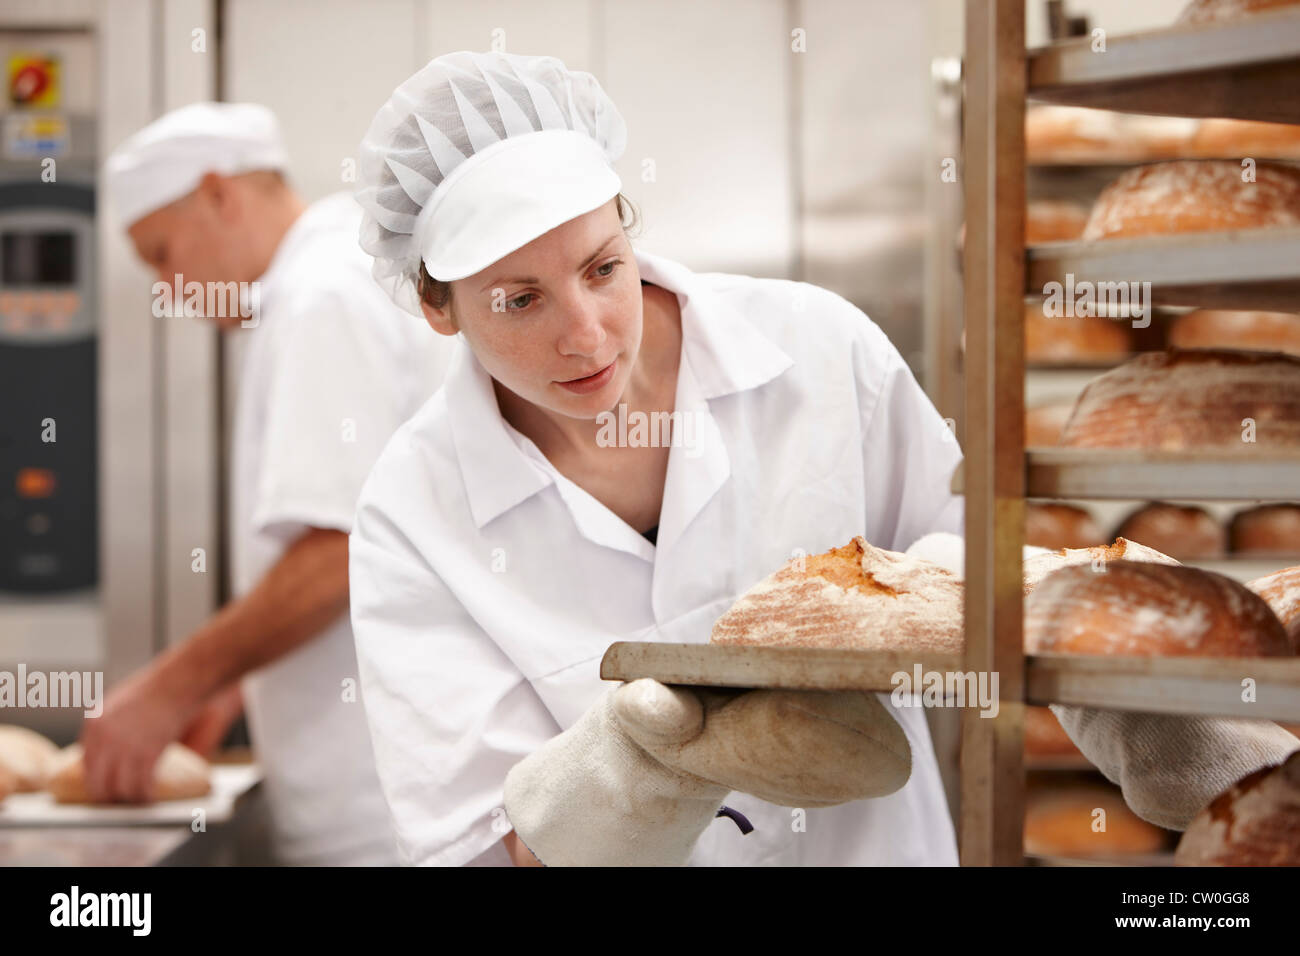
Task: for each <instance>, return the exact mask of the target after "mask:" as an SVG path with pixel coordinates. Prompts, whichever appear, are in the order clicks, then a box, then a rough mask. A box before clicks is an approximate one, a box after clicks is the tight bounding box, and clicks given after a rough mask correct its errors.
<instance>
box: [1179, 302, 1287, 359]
mask: <svg viewBox="0 0 1300 956" xmlns="http://www.w3.org/2000/svg"><path fill="white" fill-rule="evenodd" d="M1168 342H1169V345H1170V347H1172V348H1177V349H1237V350H1242V349H1244V350H1247V351H1252V352H1286V353H1287V354H1288V355H1300V315H1296V314H1295V313H1293V312H1238V311H1232V310H1220V309H1197V310H1196V311H1195V312H1188V313H1187V314H1186V315H1180V316H1179V317H1178V318H1177V319H1175V320H1174V321H1173V323H1172V324H1171V325H1170V326H1169V339H1168Z"/></svg>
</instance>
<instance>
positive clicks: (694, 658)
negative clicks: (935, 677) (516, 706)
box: [600, 641, 961, 692]
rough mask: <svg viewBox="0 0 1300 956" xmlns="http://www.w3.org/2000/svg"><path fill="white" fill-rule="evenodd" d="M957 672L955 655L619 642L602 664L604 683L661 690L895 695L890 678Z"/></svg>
mask: <svg viewBox="0 0 1300 956" xmlns="http://www.w3.org/2000/svg"><path fill="white" fill-rule="evenodd" d="M917 665H920V666H921V669H922V670H923V671H957V670H960V669H961V657H960V655H957V654H951V655H946V654H920V655H918V654H916V653H899V652H895V651H863V650H856V651H855V650H839V649H832V648H811V647H737V646H733V645H725V644H659V643H647V642H634V641H620V642H619V643H617V644H612V645H610V648H609V650H607V651H606V652H605V657H604V659H603V660H602V661H601V662H600V676H601V677H602V678H603V679H604V680H636V679H637V678H640V677H652V678H654V679H655V680H657V681H659V682H660V683H662V684H687V685H692V686H697V687H768V688H785V689H788V690H872V691H879V692H888V691H891V690H893V689H894V687H895V682H894V681H893V675H894V674H897V673H898V672H900V671H902V672H905V673H907V674H908V675H909V676H911V675H912V674H913V673H914V669H915V667H916V666H917Z"/></svg>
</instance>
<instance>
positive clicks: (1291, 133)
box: [1190, 119, 1300, 160]
mask: <svg viewBox="0 0 1300 956" xmlns="http://www.w3.org/2000/svg"><path fill="white" fill-rule="evenodd" d="M1190 154H1191V155H1192V156H1198V157H1201V156H1203V157H1205V158H1207V159H1239V160H1240V159H1244V158H1246V157H1250V158H1251V159H1300V126H1293V125H1292V124H1290V123H1261V122H1259V121H1257V120H1239V119H1205V120H1201V122H1200V125H1199V126H1198V127H1197V129H1196V132H1195V133H1194V134H1193V135H1192V143H1191V147H1190Z"/></svg>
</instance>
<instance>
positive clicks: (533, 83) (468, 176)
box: [357, 51, 627, 315]
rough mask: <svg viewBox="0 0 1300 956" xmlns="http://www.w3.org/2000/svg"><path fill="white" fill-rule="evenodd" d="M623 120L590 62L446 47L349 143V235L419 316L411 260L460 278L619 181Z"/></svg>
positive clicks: (439, 275) (593, 201)
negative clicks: (358, 213) (355, 146)
mask: <svg viewBox="0 0 1300 956" xmlns="http://www.w3.org/2000/svg"><path fill="white" fill-rule="evenodd" d="M626 143H627V126H626V124H625V123H624V122H623V117H622V116H620V115H619V112H618V110H617V109H615V107H614V104H613V102H612V101H611V100H610V99H609V97H608V96H606V95H605V91H604V90H602V89H601V87H600V84H599V83H598V82H597V81H596V78H595V77H593V76H592V75H591V74H590V73H582V72H577V71H571V70H569V69H567V68H566V67H565V65H564V64H563V63H562V62H560V61H559V60H557V59H556V58H555V57H550V56H520V55H518V54H511V53H471V52H467V51H462V52H459V53H449V54H447V55H445V56H440V57H438V58H437V59H435V60H433V61H431V62H430V63H429V64H428V65H426V66H425V67H424V69H422V70H420V72H418V73H416V74H415V75H414V76H412V77H411V78H410V79H408V80H407V81H406V82H405V83H403V84H402V85H401V86H399V87H398V88H397V89H396V90H395V91H394V92H393V95H392V97H391V98H390V99H389V101H388V102H387V103H386V104H384V106H383V108H381V109H380V110H379V112H378V113H377V114H376V115H375V119H374V122H372V123H371V124H370V129H369V131H368V132H367V133H366V137H365V139H364V140H362V142H361V151H360V164H359V173H360V175H359V180H360V182H359V185H358V188H357V201H358V202H360V204H361V207H362V209H364V210H365V218H364V220H363V221H362V224H361V246H362V248H363V249H365V250H366V252H368V253H370V254H371V255H372V256H374V257H375V266H374V275H375V279H376V280H377V281H378V282H379V284H380V285H382V286H383V287H384V288H385V289H386V290H387V291H388V294H389V295H390V296H392V298H393V300H394V301H395V302H396V303H397V304H398V305H400V306H402V308H404V309H406V310H407V311H409V312H412V313H414V314H415V315H420V314H421V311H420V302H419V295H418V293H417V291H416V288H417V282H418V278H419V271H420V263H421V262H423V263H424V267H425V269H426V270H427V271H428V273H429V275H430V276H432V277H433V278H435V279H438V280H441V281H443V282H451V281H453V280H455V279H463V278H465V277H466V276H471V275H474V274H475V273H476V272H479V271H481V270H483V269H486V268H487V267H488V266H490V265H492V263H494V262H496V261H498V260H500V259H502V258H504V257H505V256H507V255H509V254H510V253H512V252H514V251H515V250H516V249H519V248H520V247H521V246H524V245H527V244H528V243H529V242H531V241H532V240H534V239H536V238H537V237H538V236H540V235H542V234H543V233H546V232H549V231H550V230H552V229H554V228H555V227H556V226H559V225H561V224H563V223H565V222H568V221H569V220H570V219H574V218H576V217H578V216H581V215H582V214H583V213H587V212H590V211H591V210H593V209H597V208H599V207H600V206H603V205H604V204H605V203H607V202H609V200H611V199H613V198H614V197H615V196H617V195H618V193H619V190H620V189H621V188H622V183H621V181H620V180H619V178H618V174H617V173H615V172H614V169H613V167H612V165H611V164H612V163H613V162H614V160H616V159H617V158H618V157H619V156H621V155H622V153H623V149H624V147H625V146H626Z"/></svg>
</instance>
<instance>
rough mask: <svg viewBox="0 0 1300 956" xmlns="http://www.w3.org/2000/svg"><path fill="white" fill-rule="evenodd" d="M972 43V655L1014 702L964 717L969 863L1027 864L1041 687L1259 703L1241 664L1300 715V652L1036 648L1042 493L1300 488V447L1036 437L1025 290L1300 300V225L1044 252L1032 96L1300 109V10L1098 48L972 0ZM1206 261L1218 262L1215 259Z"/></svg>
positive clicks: (1061, 698) (1251, 115) (1275, 114)
mask: <svg viewBox="0 0 1300 956" xmlns="http://www.w3.org/2000/svg"><path fill="white" fill-rule="evenodd" d="M965 55H966V61H965V69H966V112H965V129H964V132H963V140H964V155H965V206H966V208H965V212H966V217H965V220H966V223H967V239H966V244H965V253H964V254H965V264H964V269H963V274H964V278H965V302H964V313H965V320H966V362H965V370H966V383H965V387H966V409H965V423H966V430H965V431H966V460H965V463H964V466H963V469H962V475H961V482H962V484H963V489H964V492H965V495H966V501H967V508H966V641H967V652H966V658H965V661H964V665H965V668H966V670H968V671H985V670H987V671H996V672H998V673H999V675H1000V685H1001V690H1002V695H1003V699H1002V702H1001V707H1000V709H999V713H998V716H997V717H995V718H992V719H987V718H981V717H980V716H979V714H978V713H977V712H975V711H973V710H968V711H966V712H965V713H964V714H963V716H962V723H963V727H962V770H961V774H962V801H961V803H962V806H961V828H960V832H961V835H960V839H961V860H962V863H963V865H1018V864H1020V863H1022V862H1023V861H1024V855H1023V843H1022V839H1023V837H1022V827H1023V817H1024V799H1025V791H1024V786H1025V784H1024V769H1025V767H1024V753H1023V718H1024V707H1025V705H1026V704H1027V703H1048V702H1064V703H1077V704H1089V705H1094V706H1106V707H1115V708H1120V709H1125V708H1128V709H1134V708H1137V709H1143V710H1161V711H1164V712H1171V713H1189V714H1190V713H1205V714H1214V713H1217V714H1224V713H1231V714H1241V713H1242V712H1243V710H1242V708H1244V706H1245V705H1242V704H1241V702H1240V698H1239V690H1240V682H1239V681H1240V678H1241V676H1242V675H1244V674H1248V675H1249V676H1252V677H1254V678H1256V680H1257V681H1258V683H1259V685H1260V686H1264V685H1265V684H1267V686H1268V688H1269V693H1268V694H1267V695H1266V696H1267V698H1268V699H1269V701H1270V703H1269V704H1268V706H1267V707H1261V706H1260V705H1255V704H1252V705H1250V708H1251V709H1250V711H1249V714H1250V715H1251V716H1254V717H1272V718H1273V719H1285V720H1295V719H1297V716H1300V661H1297V660H1290V659H1288V660H1281V661H1267V662H1265V661H1257V660H1248V661H1246V660H1243V661H1222V660H1209V659H1198V660H1187V659H1172V658H1143V659H1128V660H1110V659H1096V658H1069V657H1026V655H1025V654H1024V651H1023V643H1022V642H1023V620H1022V613H1023V608H1022V605H1023V601H1022V576H1021V554H1022V546H1023V542H1024V514H1025V498H1026V497H1078V498H1102V497H1125V498H1126V497H1145V496H1148V493H1150V492H1158V494H1156V495H1154V496H1156V497H1164V496H1170V495H1171V494H1172V495H1174V496H1181V497H1206V498H1234V499H1243V498H1270V497H1273V498H1283V497H1289V496H1291V495H1293V494H1294V491H1295V489H1296V487H1300V457H1293V458H1268V459H1264V458H1263V457H1262V456H1261V457H1258V458H1257V457H1256V456H1250V457H1249V459H1246V458H1243V457H1242V456H1230V457H1229V456H1213V455H1200V456H1196V455H1155V454H1148V453H1143V452H1124V453H1117V452H1090V451H1079V450H1070V449H1062V450H1053V451H1046V450H1035V451H1033V452H1029V453H1026V450H1025V446H1024V388H1025V356H1024V315H1023V305H1022V303H1023V297H1024V295H1025V293H1026V291H1028V290H1029V289H1031V288H1041V287H1042V284H1043V283H1044V282H1045V281H1047V280H1048V279H1052V278H1057V279H1059V278H1060V277H1061V276H1062V274H1063V273H1064V272H1065V271H1074V272H1075V273H1076V275H1077V276H1079V277H1080V278H1087V279H1091V280H1094V281H1095V280H1096V279H1098V278H1113V277H1117V276H1118V277H1122V278H1125V279H1131V278H1134V275H1133V273H1134V272H1135V271H1138V270H1145V274H1142V275H1141V276H1140V277H1141V278H1144V279H1150V280H1152V281H1153V287H1156V288H1158V289H1160V290H1162V293H1163V295H1164V299H1165V301H1179V300H1182V301H1197V302H1198V303H1205V304H1210V303H1211V302H1215V303H1218V302H1222V303H1232V304H1234V305H1236V306H1237V307H1251V306H1253V307H1256V308H1268V307H1270V306H1271V307H1278V304H1279V303H1282V302H1285V303H1288V304H1289V305H1290V306H1291V307H1292V308H1294V307H1295V303H1296V301H1297V299H1298V298H1300V295H1298V293H1300V256H1297V255H1296V254H1295V253H1296V251H1297V250H1300V235H1297V234H1295V231H1294V230H1287V231H1282V232H1278V233H1269V234H1267V235H1264V234H1261V233H1259V232H1250V233H1236V234H1215V235H1206V236H1196V237H1168V238H1166V237H1162V238H1158V239H1148V240H1120V241H1114V242H1113V244H1112V243H1110V242H1107V243H1097V244H1082V243H1054V244H1050V245H1045V246H1042V247H1038V248H1032V249H1029V250H1026V248H1025V245H1024V239H1023V236H1024V209H1025V171H1026V161H1025V143H1024V114H1025V101H1026V99H1027V98H1028V97H1029V96H1033V97H1034V98H1035V99H1043V100H1049V101H1052V102H1058V103H1070V104H1075V105H1086V106H1094V107H1101V108H1109V109H1116V110H1121V111H1128V112H1143V113H1162V114H1167V115H1182V116H1224V117H1231V118H1237V119H1256V120H1271V121H1275V122H1290V123H1300V14H1297V13H1295V12H1291V11H1280V12H1277V13H1269V14H1259V15H1256V16H1254V17H1251V18H1249V19H1243V21H1241V22H1238V23H1231V24H1216V25H1207V26H1194V27H1188V26H1177V27H1170V28H1168V29H1166V30H1159V31H1150V32H1147V33H1143V34H1137V35H1134V36H1131V37H1114V38H1108V43H1107V52H1106V53H1105V54H1104V55H1102V54H1094V53H1092V51H1091V49H1090V46H1089V44H1088V43H1087V42H1086V41H1064V42H1061V43H1056V44H1053V45H1052V46H1050V47H1048V48H1045V49H1043V50H1037V51H1028V52H1027V51H1026V50H1025V10H1024V3H1023V0H967V3H966V54H965ZM1265 93H1267V94H1268V95H1262V94H1265ZM1288 253H1290V256H1289V258H1288V257H1287V254H1288ZM1207 264H1212V265H1209V268H1211V269H1212V270H1213V271H1210V272H1207V271H1206V267H1207ZM1225 264H1226V265H1227V268H1225ZM1236 267H1240V268H1236ZM1234 268H1236V271H1234ZM1241 269H1248V270H1250V272H1249V274H1248V275H1243V272H1242V271H1241ZM1120 273H1123V274H1122V276H1121V275H1119V274H1120ZM1264 273H1267V274H1264ZM1227 467H1231V469H1232V472H1231V480H1228V474H1227V473H1226V472H1225V470H1224V469H1225V468H1227ZM1171 488H1172V489H1173V490H1172V491H1171ZM1239 672H1240V673H1239Z"/></svg>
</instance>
